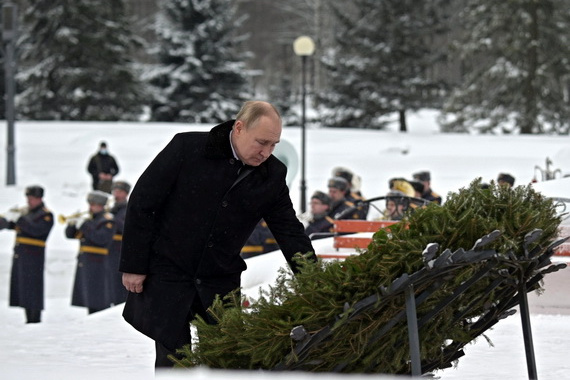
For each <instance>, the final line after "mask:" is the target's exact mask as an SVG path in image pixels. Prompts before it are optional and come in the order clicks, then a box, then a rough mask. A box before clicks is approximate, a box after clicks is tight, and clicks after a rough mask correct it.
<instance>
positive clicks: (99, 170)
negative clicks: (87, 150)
mask: <svg viewBox="0 0 570 380" xmlns="http://www.w3.org/2000/svg"><path fill="white" fill-rule="evenodd" d="M87 172H88V173H89V174H91V178H92V179H93V190H101V191H104V192H106V193H109V194H110V193H111V185H112V183H113V177H115V176H116V175H117V174H119V165H118V164H117V160H116V159H115V157H113V156H112V155H111V154H109V149H108V148H107V143H106V142H104V141H101V143H100V144H99V150H98V151H97V153H96V154H94V155H93V156H91V157H90V158H89V163H88V164H87Z"/></svg>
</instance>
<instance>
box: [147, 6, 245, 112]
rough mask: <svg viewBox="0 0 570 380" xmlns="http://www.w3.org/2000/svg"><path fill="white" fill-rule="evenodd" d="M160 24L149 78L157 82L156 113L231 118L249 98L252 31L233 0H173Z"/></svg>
mask: <svg viewBox="0 0 570 380" xmlns="http://www.w3.org/2000/svg"><path fill="white" fill-rule="evenodd" d="M161 9H162V11H161V12H160V13H159V16H158V19H157V23H156V25H155V30H156V33H157V35H158V46H157V47H156V57H157V61H158V64H156V65H153V66H152V67H151V70H149V72H148V73H147V74H146V76H145V78H146V79H147V80H148V82H149V83H150V84H151V85H152V86H153V87H155V90H153V93H154V94H155V100H154V104H153V105H152V107H151V118H152V119H153V120H157V121H184V122H194V123H211V122H219V121H223V120H227V119H229V118H231V117H233V116H235V114H236V113H237V111H238V110H239V108H240V107H241V105H242V103H243V101H244V100H246V99H247V89H248V83H249V75H248V73H247V71H246V69H245V63H244V60H245V59H246V58H247V56H248V53H247V52H245V51H243V50H241V42H242V41H243V39H244V38H246V36H239V35H235V34H236V33H235V31H236V30H237V27H238V26H239V25H240V23H241V22H243V18H242V17H238V15H237V14H236V8H235V2H234V1H232V0H167V1H164V2H163V3H161Z"/></svg>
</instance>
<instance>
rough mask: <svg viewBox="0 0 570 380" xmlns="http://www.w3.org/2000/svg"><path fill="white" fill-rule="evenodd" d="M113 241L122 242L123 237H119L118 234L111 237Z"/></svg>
mask: <svg viewBox="0 0 570 380" xmlns="http://www.w3.org/2000/svg"><path fill="white" fill-rule="evenodd" d="M113 240H115V241H123V235H119V234H116V235H113Z"/></svg>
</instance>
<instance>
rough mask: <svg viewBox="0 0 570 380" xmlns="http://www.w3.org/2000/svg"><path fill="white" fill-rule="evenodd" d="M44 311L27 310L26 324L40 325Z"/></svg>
mask: <svg viewBox="0 0 570 380" xmlns="http://www.w3.org/2000/svg"><path fill="white" fill-rule="evenodd" d="M41 316H42V311H41V310H35V309H26V319H27V322H26V323H40V322H41Z"/></svg>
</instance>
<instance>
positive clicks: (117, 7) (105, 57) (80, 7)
mask: <svg viewBox="0 0 570 380" xmlns="http://www.w3.org/2000/svg"><path fill="white" fill-rule="evenodd" d="M140 46H141V43H140V41H139V40H138V38H136V37H135V36H134V35H133V34H132V32H131V31H130V29H129V22H128V19H127V17H126V14H125V6H124V3H123V0H109V1H106V2H105V4H102V3H101V2H100V1H97V0H73V1H70V0H30V1H29V7H28V8H26V10H25V15H24V25H23V33H22V38H21V40H20V42H19V49H20V52H21V53H20V54H21V55H20V73H19V75H18V79H19V87H20V89H21V93H20V94H19V97H18V111H19V113H20V115H21V116H23V117H25V118H30V119H44V120H134V119H136V118H138V117H139V115H140V114H141V113H142V106H143V104H142V102H143V100H144V93H143V86H142V84H141V82H139V80H138V76H137V73H136V71H135V68H134V67H133V62H132V61H131V57H132V54H133V52H134V51H135V49H136V48H137V47H140Z"/></svg>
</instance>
